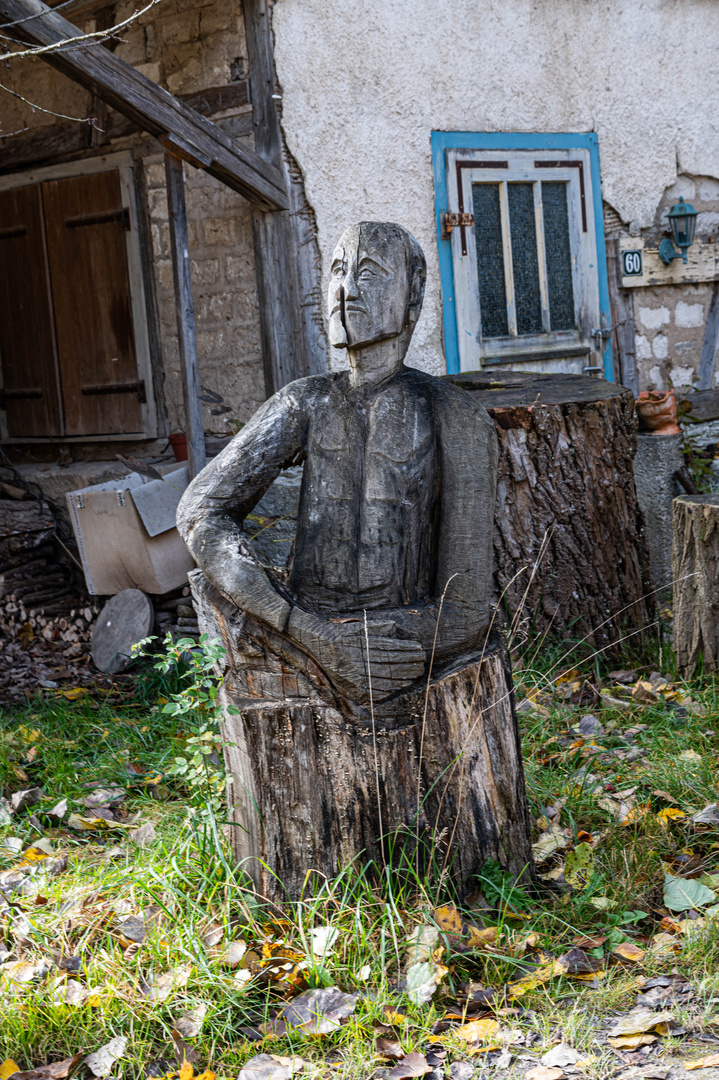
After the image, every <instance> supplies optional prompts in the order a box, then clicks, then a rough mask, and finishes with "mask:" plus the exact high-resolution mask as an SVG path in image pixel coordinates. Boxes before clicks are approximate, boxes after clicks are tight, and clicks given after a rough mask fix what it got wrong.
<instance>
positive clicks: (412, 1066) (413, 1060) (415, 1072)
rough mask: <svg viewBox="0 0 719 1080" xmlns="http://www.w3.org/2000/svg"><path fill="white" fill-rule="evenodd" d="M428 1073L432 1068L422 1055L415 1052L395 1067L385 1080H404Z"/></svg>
mask: <svg viewBox="0 0 719 1080" xmlns="http://www.w3.org/2000/svg"><path fill="white" fill-rule="evenodd" d="M428 1072H432V1066H431V1065H429V1064H428V1063H427V1058H426V1057H425V1056H424V1054H420V1053H419V1052H418V1051H416V1050H415V1051H413V1053H411V1054H407V1056H406V1057H405V1058H403V1059H402V1061H400V1062H399V1063H398V1064H397V1065H395V1067H394V1068H393V1069H392V1071H391V1072H390V1073H389V1074H388V1078H387V1080H406V1078H407V1077H412V1076H424V1075H425V1074H426V1073H428Z"/></svg>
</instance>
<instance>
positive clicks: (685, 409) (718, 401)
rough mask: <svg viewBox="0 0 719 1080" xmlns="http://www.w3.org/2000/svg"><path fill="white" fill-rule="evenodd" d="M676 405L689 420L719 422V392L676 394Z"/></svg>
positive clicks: (706, 391)
mask: <svg viewBox="0 0 719 1080" xmlns="http://www.w3.org/2000/svg"><path fill="white" fill-rule="evenodd" d="M677 405H678V406H679V412H680V413H681V414H685V415H686V416H687V417H688V418H689V419H690V420H701V421H706V420H719V390H697V391H689V392H688V393H678V394H677ZM700 430H701V429H700Z"/></svg>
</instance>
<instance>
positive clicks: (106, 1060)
mask: <svg viewBox="0 0 719 1080" xmlns="http://www.w3.org/2000/svg"><path fill="white" fill-rule="evenodd" d="M126 1047H127V1039H126V1038H125V1037H124V1036H122V1035H118V1036H117V1037H116V1038H114V1039H110V1041H109V1043H105V1045H104V1046H101V1047H100V1049H99V1050H95V1051H94V1052H93V1053H92V1054H88V1055H87V1057H86V1058H84V1059H83V1060H84V1062H85V1064H86V1065H87V1067H88V1069H89V1070H90V1072H91V1073H93V1074H94V1075H95V1076H109V1075H110V1073H111V1072H112V1070H113V1068H114V1065H115V1062H116V1061H119V1060H120V1058H122V1057H124V1056H125V1048H126Z"/></svg>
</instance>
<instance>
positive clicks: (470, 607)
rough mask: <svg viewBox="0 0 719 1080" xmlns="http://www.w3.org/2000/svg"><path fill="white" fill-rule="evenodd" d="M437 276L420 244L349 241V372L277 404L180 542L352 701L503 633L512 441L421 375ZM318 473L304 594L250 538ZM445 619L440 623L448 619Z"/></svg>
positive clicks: (362, 229)
mask: <svg viewBox="0 0 719 1080" xmlns="http://www.w3.org/2000/svg"><path fill="white" fill-rule="evenodd" d="M425 277H426V263H425V258H424V254H423V252H422V249H421V248H420V246H419V244H418V243H417V241H416V240H415V239H414V237H413V236H412V235H411V233H409V232H408V231H407V230H406V229H404V228H402V227H401V226H400V225H396V224H393V223H387V222H361V223H360V224H359V225H354V226H352V227H351V228H349V229H348V230H347V231H346V232H345V233H344V235H343V236H342V238H341V239H340V241H339V243H338V245H337V248H336V250H335V252H334V256H333V260H332V267H331V278H330V285H329V333H330V342H331V344H332V346H333V347H334V348H335V349H342V350H346V352H347V358H348V361H349V370H345V371H341V372H335V373H328V374H325V375H311V376H310V377H309V378H304V379H298V380H297V381H296V382H293V383H290V384H289V385H288V386H285V387H284V388H283V389H282V390H280V391H279V392H278V393H276V394H275V395H274V396H273V397H271V398H270V399H269V401H267V402H266V403H265V404H264V405H263V406H262V407H261V408H260V409H259V410H258V411H257V413H256V414H255V415H254V417H253V418H252V420H251V421H250V422H249V423H248V424H247V425H246V426H245V427H244V428H243V429H242V430H241V431H240V433H239V434H238V435H237V436H236V437H235V438H234V439H233V441H232V442H231V443H230V444H229V445H228V446H227V447H226V448H225V449H224V450H223V451H222V453H220V454H219V455H218V457H216V458H215V459H214V461H212V462H211V463H210V464H209V465H208V466H207V467H206V468H205V469H203V471H202V472H201V473H200V474H199V475H198V476H197V477H196V478H195V479H194V480H193V482H192V483H191V485H190V487H189V488H188V489H187V491H186V492H185V494H184V496H183V498H182V501H181V503H180V507H179V510H178V516H177V524H178V528H179V530H180V532H181V534H182V536H183V538H184V540H185V542H186V544H187V545H188V547H189V549H190V551H191V552H192V554H193V556H194V558H195V560H196V562H197V564H198V566H199V567H200V568H201V569H202V570H203V571H204V573H205V575H206V577H207V578H208V579H209V581H210V582H211V583H212V585H214V586H215V588H217V589H218V590H219V591H220V592H221V593H222V594H224V596H225V597H226V598H228V599H229V600H231V601H232V602H233V603H234V604H236V605H237V607H239V608H240V609H242V610H243V611H244V612H246V613H249V614H250V615H251V616H253V617H254V618H255V619H258V620H261V621H262V622H264V623H266V624H268V625H269V626H270V627H271V628H272V629H273V630H274V631H275V632H276V633H278V634H280V635H284V636H285V637H287V638H289V639H290V640H291V641H292V642H293V643H294V644H295V645H297V646H299V647H300V649H301V650H302V651H303V652H304V653H307V654H309V655H310V656H311V657H312V658H313V659H314V660H315V661H316V662H317V664H319V666H320V667H321V668H322V669H323V671H324V672H325V674H326V675H327V676H328V678H329V680H330V682H331V683H332V684H333V685H334V687H335V688H336V690H337V691H339V692H340V693H341V694H342V695H344V696H345V697H346V698H348V699H350V700H351V701H355V702H358V703H360V704H366V703H367V701H368V700H369V685H368V661H369V674H370V676H371V689H372V695H373V699H374V700H381V699H383V698H386V697H388V696H389V695H392V694H395V693H397V692H399V691H402V690H403V689H405V688H406V687H408V686H410V685H411V684H413V683H414V682H415V680H418V679H420V678H421V677H422V676H424V675H425V674H426V671H427V665H428V662H429V660H430V658H431V657H432V656H433V657H434V660H435V662H438V661H439V662H441V661H445V660H447V659H450V658H452V657H453V656H456V655H459V654H460V653H463V652H466V651H469V650H472V649H473V648H475V647H477V646H478V645H479V644H481V642H482V640H483V635H484V634H485V633H486V630H487V626H488V623H489V619H490V607H491V582H492V533H493V520H494V500H495V488H496V473H497V440H496V433H495V430H494V425H493V423H492V421H491V419H490V418H489V415H488V414H487V412H486V410H485V409H484V408H483V407H482V406H481V405H479V404H477V403H475V402H474V401H473V400H472V398H471V397H470V395H469V394H467V393H466V392H465V391H464V390H460V389H458V388H456V387H454V386H452V385H451V384H450V383H448V382H445V381H443V380H441V379H438V378H435V377H434V376H432V375H427V374H425V373H424V372H422V371H419V370H417V369H415V368H409V367H405V365H404V357H405V354H406V352H407V348H408V346H409V343H410V338H411V337H412V333H413V331H414V328H415V325H416V323H417V320H418V318H419V314H420V310H421V307H422V300H423V296H424V286H425ZM299 461H304V462H305V465H304V476H303V481H302V490H301V495H300V506H299V513H298V521H297V534H296V538H295V547H294V553H293V558H292V563H291V569H290V573H289V578H288V580H287V582H286V583H282V582H280V581H279V580H278V579H277V578H276V577H274V578H273V575H272V572H271V570H270V569H269V568H266V567H264V566H262V565H261V564H260V562H259V561H258V559H257V558H256V557H255V556H254V554H253V552H252V550H251V548H250V546H249V544H248V543H247V539H246V537H245V536H244V534H243V533H242V531H241V526H242V523H243V520H244V518H245V517H246V516H247V515H248V514H249V513H250V512H251V511H252V509H253V507H254V506H255V504H256V503H257V502H258V501H259V499H260V498H261V497H262V495H263V494H264V492H265V491H266V490H267V488H268V487H269V485H270V484H271V483H272V482H273V480H275V478H276V477H277V476H278V475H279V473H280V472H281V470H282V469H283V468H287V467H288V466H290V465H291V464H295V463H297V462H299ZM440 608H441V614H440Z"/></svg>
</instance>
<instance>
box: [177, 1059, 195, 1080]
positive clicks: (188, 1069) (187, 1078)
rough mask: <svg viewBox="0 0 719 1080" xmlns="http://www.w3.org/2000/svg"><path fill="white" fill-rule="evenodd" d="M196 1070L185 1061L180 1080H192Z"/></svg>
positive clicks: (181, 1068)
mask: <svg viewBox="0 0 719 1080" xmlns="http://www.w3.org/2000/svg"><path fill="white" fill-rule="evenodd" d="M193 1072H194V1069H193V1068H192V1065H191V1064H190V1062H189V1061H183V1062H182V1065H180V1080H192V1074H193Z"/></svg>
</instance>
